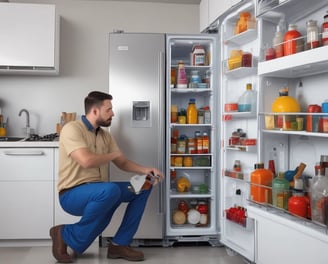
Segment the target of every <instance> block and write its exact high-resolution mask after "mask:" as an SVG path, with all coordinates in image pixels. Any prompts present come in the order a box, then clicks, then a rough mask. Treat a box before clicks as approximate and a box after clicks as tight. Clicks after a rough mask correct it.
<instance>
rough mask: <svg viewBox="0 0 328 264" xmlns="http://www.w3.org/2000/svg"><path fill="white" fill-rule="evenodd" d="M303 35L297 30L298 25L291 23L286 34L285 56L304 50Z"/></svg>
mask: <svg viewBox="0 0 328 264" xmlns="http://www.w3.org/2000/svg"><path fill="white" fill-rule="evenodd" d="M301 37H302V35H301V33H300V32H299V31H298V30H297V25H294V24H289V26H288V31H287V32H286V33H285V35H284V56H287V55H292V54H295V53H297V52H300V51H302V50H303V40H302V39H301Z"/></svg>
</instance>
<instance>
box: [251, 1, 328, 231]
mask: <svg viewBox="0 0 328 264" xmlns="http://www.w3.org/2000/svg"><path fill="white" fill-rule="evenodd" d="M269 2H270V3H269ZM261 4H263V3H258V5H257V13H258V18H259V21H260V27H261V28H262V30H261V31H260V37H259V41H260V43H261V52H260V62H259V75H260V84H259V86H260V87H261V88H260V92H259V93H260V104H259V108H260V109H259V112H260V113H259V117H260V131H261V132H260V138H261V142H262V144H261V147H260V149H259V153H260V158H261V160H263V161H264V162H265V164H268V160H270V159H273V160H274V161H275V166H276V172H279V171H282V172H286V171H288V170H295V169H296V168H297V167H298V166H299V164H300V163H301V162H303V163H305V164H306V168H305V170H304V173H303V176H302V178H303V180H304V191H305V195H310V194H309V193H308V192H309V183H307V182H306V179H311V178H312V177H313V176H314V173H315V171H314V166H315V164H316V163H317V162H319V161H320V156H321V155H327V154H328V153H327V147H328V141H327V136H328V135H327V133H322V132H309V131H306V121H307V118H308V117H309V115H307V114H306V113H307V111H308V106H309V105H319V106H321V104H322V103H323V102H324V101H325V100H326V99H327V98H328V94H327V93H326V88H325V86H326V83H327V81H328V70H327V69H328V67H327V66H328V56H327V53H328V46H319V47H317V48H314V49H308V48H306V43H307V39H306V38H307V30H306V23H307V21H309V20H315V21H317V24H318V27H319V32H321V25H322V23H323V16H324V15H325V14H327V10H328V5H327V2H326V1H322V0H321V1H320V0H314V1H279V3H278V2H277V1H267V5H268V6H267V7H264V8H262V6H261ZM279 24H280V25H284V30H287V28H288V25H289V24H296V25H297V28H298V31H299V32H300V33H301V34H302V40H303V43H304V50H303V51H301V52H298V53H296V54H293V55H289V56H284V57H282V58H275V59H273V60H269V61H266V60H265V52H266V49H267V48H268V47H271V46H272V39H273V36H274V34H275V31H276V28H277V26H278V25H279ZM319 38H320V39H321V34H320V35H319ZM283 87H288V94H289V95H290V96H292V97H294V98H295V99H296V100H297V101H298V103H299V105H300V112H298V113H295V114H293V113H292V114H291V113H289V114H288V113H287V117H288V118H289V120H292V121H291V122H293V120H294V119H295V117H299V118H302V120H303V127H302V128H301V129H295V128H293V127H291V128H278V127H277V123H275V124H274V126H275V127H274V128H269V127H268V122H267V120H268V119H267V118H271V117H272V116H274V119H275V122H276V120H277V118H278V115H276V114H274V113H272V109H271V106H272V104H273V101H274V100H275V99H276V98H277V97H278V96H279V89H281V88H283ZM313 117H315V116H313ZM317 117H319V116H317ZM289 195H292V192H291V191H290V194H289ZM263 207H264V208H270V207H272V205H264V206H263ZM274 209H276V210H278V211H279V213H280V215H281V217H284V214H282V213H281V212H284V213H287V214H285V215H286V218H287V215H288V219H289V220H291V221H295V222H300V218H299V217H295V216H291V215H290V214H288V212H286V211H284V210H283V209H281V208H274ZM273 212H274V211H273ZM301 220H302V221H304V226H306V227H311V226H312V227H313V230H318V226H313V222H312V221H311V219H309V217H308V218H302V217H301ZM320 228H321V231H320V232H322V233H326V227H324V226H321V227H320V225H319V229H320Z"/></svg>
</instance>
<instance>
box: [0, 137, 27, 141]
mask: <svg viewBox="0 0 328 264" xmlns="http://www.w3.org/2000/svg"><path fill="white" fill-rule="evenodd" d="M26 139H27V138H24V137H0V142H17V141H25V140H26Z"/></svg>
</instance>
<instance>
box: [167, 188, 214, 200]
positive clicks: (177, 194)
mask: <svg viewBox="0 0 328 264" xmlns="http://www.w3.org/2000/svg"><path fill="white" fill-rule="evenodd" d="M211 197H212V194H211V190H209V191H208V192H207V193H193V192H191V191H188V192H178V191H175V190H170V198H171V199H173V198H211Z"/></svg>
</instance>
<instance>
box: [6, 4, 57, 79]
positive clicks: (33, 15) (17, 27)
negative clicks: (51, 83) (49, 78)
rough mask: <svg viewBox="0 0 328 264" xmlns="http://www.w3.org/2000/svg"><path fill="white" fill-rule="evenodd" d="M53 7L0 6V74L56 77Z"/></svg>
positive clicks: (34, 5) (54, 11)
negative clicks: (52, 75) (49, 75)
mask: <svg viewBox="0 0 328 264" xmlns="http://www.w3.org/2000/svg"><path fill="white" fill-rule="evenodd" d="M58 71H59V17H58V16H57V14H56V9H55V5H48V4H22V3H0V74H58Z"/></svg>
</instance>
